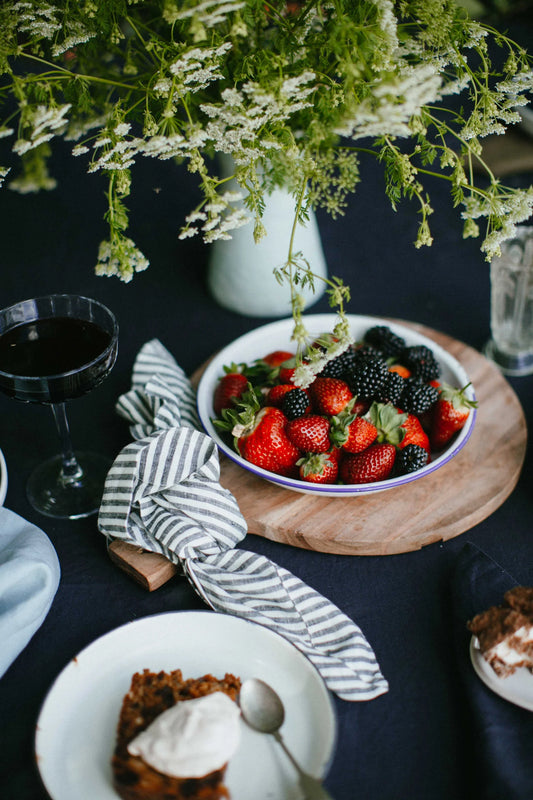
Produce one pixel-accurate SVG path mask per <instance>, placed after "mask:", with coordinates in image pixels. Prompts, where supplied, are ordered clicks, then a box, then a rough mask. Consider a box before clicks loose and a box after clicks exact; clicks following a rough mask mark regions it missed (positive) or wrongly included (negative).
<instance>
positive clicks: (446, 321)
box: [0, 149, 533, 800]
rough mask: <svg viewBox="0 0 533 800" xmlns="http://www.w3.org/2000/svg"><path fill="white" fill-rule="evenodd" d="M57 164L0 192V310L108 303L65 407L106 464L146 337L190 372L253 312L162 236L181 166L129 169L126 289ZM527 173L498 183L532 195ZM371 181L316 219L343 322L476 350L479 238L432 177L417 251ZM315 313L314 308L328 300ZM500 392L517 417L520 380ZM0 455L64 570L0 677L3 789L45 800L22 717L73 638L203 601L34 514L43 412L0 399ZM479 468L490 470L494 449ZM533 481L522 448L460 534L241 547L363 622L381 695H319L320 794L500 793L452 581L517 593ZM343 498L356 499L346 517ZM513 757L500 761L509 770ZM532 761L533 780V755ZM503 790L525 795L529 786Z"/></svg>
mask: <svg viewBox="0 0 533 800" xmlns="http://www.w3.org/2000/svg"><path fill="white" fill-rule="evenodd" d="M53 168H54V171H55V173H56V175H57V177H58V179H59V186H58V188H57V189H56V190H55V191H54V192H53V193H52V194H50V195H38V196H31V197H20V196H18V195H15V194H13V193H11V192H8V191H6V190H2V193H0V226H1V230H2V237H1V242H2V243H1V248H0V298H1V304H2V306H5V305H8V304H10V303H12V302H15V301H17V300H19V299H22V298H26V297H30V296H37V295H39V294H44V293H48V292H75V293H81V294H85V295H88V296H91V297H95V298H96V299H99V300H101V301H103V302H104V303H106V304H107V305H109V307H110V308H112V309H113V310H114V311H115V312H116V314H117V317H118V321H119V325H120V348H119V356H118V360H117V363H116V366H115V368H114V370H113V372H112V373H111V375H110V376H109V378H108V379H107V380H106V381H105V382H104V383H103V384H102V385H101V386H100V387H99V388H98V389H97V390H95V391H94V392H93V393H92V394H90V395H88V396H86V397H84V398H80V399H78V400H76V402H75V403H72V404H70V406H69V414H70V422H71V429H72V433H73V438H74V442H75V445H76V446H77V447H79V448H80V449H83V448H84V447H89V446H90V447H92V448H93V449H99V450H101V451H102V452H104V453H107V454H108V455H109V456H110V457H114V456H115V455H116V454H117V453H118V452H119V450H120V449H121V448H122V447H123V446H124V445H125V444H126V443H128V442H129V441H130V436H129V432H128V430H127V426H126V425H125V423H124V421H123V420H121V419H119V418H118V417H117V415H116V414H115V411H114V404H115V401H116V399H117V398H118V396H119V395H120V394H122V393H123V392H125V391H127V390H128V389H129V385H130V377H131V368H132V365H133V360H134V358H135V355H136V353H137V352H138V350H139V348H140V347H141V346H142V344H144V342H146V341H147V340H149V339H151V338H154V337H157V338H159V339H160V340H161V341H162V342H163V344H164V345H165V346H166V347H167V348H168V349H169V350H171V352H172V353H173V354H174V355H175V357H176V359H177V360H178V361H179V363H180V365H181V366H182V367H183V368H184V369H185V371H186V372H187V373H188V374H190V373H192V371H193V370H194V369H195V368H197V367H198V366H199V365H200V364H202V363H203V362H204V361H205V360H206V359H207V358H208V357H209V356H210V355H211V353H212V352H214V351H215V350H216V349H218V348H220V347H221V346H223V345H224V344H227V343H229V342H230V341H232V340H233V339H234V338H235V337H236V336H239V335H240V334H243V333H245V332H247V331H249V330H251V329H252V328H254V327H256V326H257V325H259V324H263V323H265V322H267V321H269V320H265V319H254V318H249V317H244V316H238V315H236V314H233V313H231V312H229V311H226V310H224V309H223V308H221V307H219V306H218V305H216V303H215V302H214V301H213V300H212V298H211V297H210V296H209V294H208V293H207V291H206V288H205V266H206V260H207V248H206V247H205V246H204V245H202V244H201V242H199V241H196V240H192V239H191V240H186V241H183V242H179V241H178V238H177V234H178V231H179V226H180V223H181V221H182V220H183V218H184V216H185V214H186V213H187V212H188V211H189V210H190V208H191V207H192V206H193V205H194V194H195V188H194V185H193V183H192V179H191V177H190V176H189V175H188V174H187V173H186V171H185V170H184V169H180V168H178V167H176V166H174V165H171V164H170V163H156V162H154V163H148V164H141V165H140V166H139V167H138V168H136V169H135V172H134V186H135V187H136V188H135V189H134V193H133V196H132V198H131V208H132V221H131V235H132V237H133V238H134V239H135V240H136V242H137V244H138V245H139V246H140V247H141V249H142V250H143V251H144V252H145V253H146V254H147V255H148V256H149V258H150V260H151V262H152V264H151V266H150V268H149V269H148V270H147V271H146V272H144V273H142V274H140V275H138V276H137V277H136V278H135V279H134V280H133V282H132V283H131V284H128V285H124V284H121V283H120V282H119V281H118V280H115V279H105V278H97V277H96V276H94V274H93V265H94V262H95V260H96V251H97V246H98V243H99V241H100V239H101V238H103V236H104V235H105V229H104V226H103V223H102V222H101V218H102V215H103V212H104V205H105V199H104V196H103V192H104V189H105V186H104V184H103V182H102V181H101V180H100V179H99V178H98V177H95V176H87V175H85V174H84V172H83V167H82V165H81V164H80V163H79V161H75V160H72V159H70V158H68V156H67V155H66V153H65V151H61V149H60V150H59V152H58V155H57V156H56V158H55V160H54V163H53ZM532 178H533V176H532V175H520V176H516V177H512V178H511V179H510V180H513V181H515V182H517V183H518V184H519V185H529V183H531V181H532ZM383 188H384V184H383V177H382V174H381V173H380V171H379V168H378V167H377V166H376V165H375V164H372V163H367V162H363V164H362V184H361V187H360V191H359V192H358V194H357V195H356V196H355V197H354V198H353V200H352V201H351V202H350V206H349V208H348V210H347V213H346V216H345V217H344V218H343V219H340V220H338V221H336V222H332V221H331V220H330V219H329V218H327V217H325V216H324V215H322V214H319V225H320V230H321V234H322V239H323V245H324V250H325V254H326V258H327V262H328V265H329V270H330V273H331V274H332V275H340V276H341V277H343V278H344V279H345V281H346V282H348V283H349V284H350V285H351V288H352V301H351V303H350V305H349V308H348V311H349V312H350V313H361V314H374V315H377V316H392V317H397V318H402V319H405V320H411V321H416V322H419V323H422V324H425V325H429V326H430V327H433V328H435V329H437V330H441V331H444V332H446V333H447V334H449V335H451V336H453V337H455V338H457V339H460V340H462V341H464V342H466V343H467V344H469V345H470V346H472V347H475V348H478V349H481V348H482V347H483V344H484V342H485V341H486V339H487V338H488V335H489V288H490V287H489V270H488V265H487V263H486V262H485V261H484V260H483V258H482V256H481V254H480V252H479V249H478V243H477V242H475V241H472V240H466V241H463V240H462V238H461V223H460V220H459V218H458V212H457V210H455V209H453V208H452V203H451V200H450V198H449V195H448V188H447V186H446V185H444V182H443V183H440V182H439V181H435V182H434V185H433V186H432V187H430V188H432V190H433V201H434V204H435V206H436V213H435V214H434V215H433V217H432V219H431V223H432V226H433V232H434V236H435V243H434V244H433V247H432V248H429V249H423V250H415V248H414V247H413V245H412V241H413V240H414V238H415V235H416V231H415V228H416V219H415V217H414V214H413V209H411V208H409V206H408V204H407V203H406V204H405V205H402V206H401V208H400V210H399V211H398V212H397V213H394V212H393V211H392V210H391V208H390V206H389V205H388V202H387V200H386V199H385V196H384V191H383ZM311 310H312V311H327V310H328V307H327V303H326V301H325V300H320V301H319V303H317V304H316V305H315V306H314V307H313V308H312V309H311ZM511 384H512V386H513V388H514V389H515V391H516V392H517V394H518V396H519V398H520V400H521V402H522V405H523V408H524V411H525V414H526V418H527V420H528V423H529V424H530V425H531V423H532V422H533V376H530V377H524V378H520V379H513V380H512V381H511ZM502 425H505V420H502ZM0 447H1V448H2V450H3V452H4V455H5V457H6V460H7V464H8V470H9V489H8V494H7V499H6V506H7V507H8V508H10V509H12V510H13V511H15V512H16V513H18V514H20V515H22V516H23V517H25V518H26V519H28V520H30V521H31V522H33V523H35V524H37V525H38V526H39V527H41V528H42V529H43V530H44V531H45V532H46V533H47V534H48V536H49V537H50V539H51V541H52V543H53V545H54V547H55V548H56V550H57V553H58V556H59V560H60V564H61V571H62V577H61V582H60V586H59V590H58V593H57V595H56V597H55V600H54V603H53V605H52V608H51V611H50V613H49V614H48V616H47V618H46V620H45V622H44V624H43V625H42V626H41V628H40V629H39V630H38V632H37V633H36V634H35V636H34V637H33V639H32V640H31V642H30V643H29V645H28V646H27V647H26V648H25V649H24V651H23V652H22V653H21V655H20V656H19V657H18V658H17V659H16V661H15V662H14V663H13V665H12V666H11V667H10V669H9V670H8V671H7V672H6V674H5V675H4V677H3V678H2V679H1V680H0V721H1V724H0V796H2V797H3V798H6V800H42V798H44V797H45V796H46V795H45V792H44V791H43V789H42V788H41V786H40V782H39V777H38V773H37V770H36V768H35V764H34V760H33V735H34V726H35V723H36V720H37V716H38V713H39V709H40V706H41V704H42V702H43V700H44V697H45V695H46V692H47V691H48V689H49V687H50V686H51V684H52V682H53V681H54V679H55V677H56V676H57V675H58V673H59V672H60V671H61V669H62V668H63V667H64V666H65V665H66V664H67V663H68V662H69V660H70V659H72V658H73V657H74V656H75V655H76V654H77V653H78V652H79V651H80V650H81V649H82V648H83V647H85V646H86V645H88V644H89V643H90V642H92V641H93V640H94V639H96V638H97V637H99V636H101V635H102V634H104V633H106V632H107V631H110V630H112V629H113V628H115V627H117V626H119V625H121V624H123V623H126V622H128V621H130V620H134V619H138V618H139V617H142V616H145V615H149V614H154V613H159V612H164V611H171V610H177V609H200V608H204V607H205V606H204V605H203V603H202V601H201V600H200V598H199V597H198V595H196V594H195V592H194V591H193V589H192V588H191V586H190V585H189V584H188V583H187V581H186V580H185V579H182V578H176V579H175V580H173V581H171V582H170V583H168V584H166V585H165V586H163V587H162V588H160V589H159V590H157V591H156V592H154V593H148V592H146V591H145V590H143V589H142V588H141V587H140V586H138V585H137V584H136V583H134V582H133V581H132V580H131V579H130V578H129V577H128V576H127V575H126V574H124V573H123V572H122V571H120V570H119V569H117V567H115V566H114V565H113V564H112V563H111V561H110V560H109V558H108V556H107V553H106V545H105V540H104V537H103V536H102V535H101V534H100V533H99V532H98V530H97V527H96V519H95V518H94V517H92V518H89V519H87V520H81V521H76V522H56V521H52V520H49V519H45V518H43V517H40V516H38V515H37V514H36V513H34V512H33V511H32V509H31V508H30V506H29V505H28V503H27V501H26V498H25V491H24V484H25V478H26V476H27V475H28V473H29V471H30V470H31V468H32V467H33V466H34V465H35V464H36V463H37V462H39V461H40V460H41V459H42V458H43V457H44V456H45V455H48V454H51V453H53V452H55V450H56V448H57V442H56V433H55V429H54V426H53V421H52V417H51V414H50V411H49V410H48V409H47V408H44V407H39V406H29V405H24V404H20V403H17V402H14V401H10V400H8V399H7V398H5V397H3V396H0ZM493 457H494V459H495V460H496V459H498V452H497V451H495V452H494V455H493ZM532 470H533V458H532V454H531V450H530V448H528V451H527V455H526V461H525V464H524V468H523V472H522V475H521V478H520V481H519V483H518V485H517V487H516V489H515V490H514V492H513V493H512V495H511V496H510V497H509V499H508V500H507V501H506V502H505V503H504V504H503V505H502V506H501V507H500V508H499V509H498V510H497V511H496V512H495V513H493V514H492V515H491V516H490V517H489V518H488V519H486V520H485V521H483V522H481V523H480V524H478V525H476V526H475V527H474V528H473V529H471V530H469V531H467V532H465V533H463V534H462V535H461V536H458V537H456V538H455V539H452V540H451V541H448V542H446V543H436V544H433V545H430V546H428V547H425V548H424V549H422V550H420V551H417V552H411V553H405V554H400V555H393V556H385V557H370V556H357V557H355V556H341V555H329V554H322V553H318V552H310V551H306V550H301V549H297V548H293V547H290V546H286V545H282V544H277V543H274V542H271V541H268V540H266V539H262V538H259V537H257V536H252V535H249V536H247V537H246V540H245V541H246V547H247V549H250V550H254V551H255V552H257V553H262V554H265V555H267V556H268V557H269V558H271V559H272V560H274V561H276V562H277V563H279V564H280V565H282V566H284V567H286V568H287V569H289V570H290V571H291V572H293V573H294V574H296V575H297V576H298V577H299V578H301V579H302V580H304V581H305V582H306V583H308V584H309V585H311V586H312V587H313V588H315V589H316V590H317V591H319V592H320V593H322V594H323V595H325V596H326V597H328V598H329V599H330V600H331V601H332V602H333V603H335V604H336V605H337V606H338V607H339V608H340V609H341V610H342V611H343V612H345V613H346V614H347V615H348V616H350V617H352V618H353V619H354V620H355V621H356V622H357V624H358V625H360V626H361V628H362V630H363V631H364V633H365V635H366V636H367V638H368V640H369V642H370V643H371V645H372V647H373V648H374V650H375V652H376V656H377V658H378V661H379V663H380V666H381V668H382V671H383V673H384V675H385V677H386V678H387V680H388V681H389V684H390V690H389V692H388V693H387V694H385V695H383V696H381V697H379V698H377V699H375V700H372V701H370V702H364V703H347V702H344V701H341V700H338V699H335V707H336V711H337V716H338V741H337V747H336V752H335V758H334V760H333V763H332V766H331V769H330V772H329V774H328V777H327V780H326V784H327V786H328V788H329V790H330V791H331V793H332V794H333V796H334V797H335V798H336V800H356V799H357V800H358V799H359V798H361V800H406V798H409V800H429V798H431V800H452V799H453V800H472V798H475V799H477V800H485V798H487V800H488V798H489V797H491V798H493V797H498V798H500V797H501V800H509V798H510V797H511V795H504V794H501V795H498V794H496V795H495V794H490V793H489V792H488V791H486V789H485V787H486V782H485V780H484V778H483V774H484V773H483V770H484V769H485V767H484V761H483V758H481V757H480V753H479V751H478V748H477V742H476V738H477V735H478V723H477V720H476V717H475V714H474V712H473V708H472V705H471V702H470V699H469V697H468V692H469V686H468V684H469V682H474V683H475V680H476V678H475V675H474V674H473V673H472V674H470V675H469V681H467V682H465V681H464V680H463V678H464V675H462V669H461V667H460V666H459V663H460V662H459V661H458V657H457V652H456V646H455V644H456V635H455V634H456V627H455V620H456V618H455V615H454V605H453V596H454V595H453V591H452V585H453V577H454V575H455V571H456V567H457V563H458V559H459V557H460V556H461V553H462V551H463V548H464V547H465V545H466V544H468V543H471V544H473V545H476V546H478V547H479V548H481V550H482V551H483V552H484V553H486V554H487V555H489V556H490V557H491V558H493V559H495V560H496V561H497V562H498V564H500V565H501V567H503V568H504V569H505V570H507V571H508V572H509V573H510V574H511V575H512V576H513V578H514V580H516V581H517V582H519V583H522V584H528V585H532V584H533V530H532V522H533V493H532V491H531V488H532ZM356 506H357V501H356V500H355V501H354V513H355V514H356V513H357V507H356ZM0 646H1V643H0ZM460 655H462V656H463V657H464V658H466V656H467V654H466V653H465V652H462V654H460ZM465 664H466V662H464V665H465ZM465 668H466V666H465ZM513 711H514V709H513V708H511V707H510V706H509V714H508V717H509V718H510V719H511V720H515V719H516V725H517V726H519V725H520V722H521V720H522V719H523V717H524V715H526V714H527V712H523V714H514V713H513ZM510 724H511V725H514V724H515V723H514V722H513V721H511V723H510ZM517 730H519V728H517ZM505 735H506V734H505V733H504V732H503V731H502V736H505ZM530 752H531V751H530ZM514 756H515V754H514V753H512V752H511V753H507V754H506V758H507V759H512V758H513V757H514ZM522 766H523V765H522ZM529 768H530V769H531V770H533V759H531V761H530V764H529ZM494 769H496V770H497V769H498V764H495V765H494ZM506 771H508V770H506ZM512 796H513V797H516V798H520V800H527V797H531V796H532V795H527V796H526V795H525V794H516V795H512ZM73 800H97V799H96V798H94V799H93V798H79V799H78V798H73Z"/></svg>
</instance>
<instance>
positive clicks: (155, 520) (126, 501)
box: [98, 340, 388, 700]
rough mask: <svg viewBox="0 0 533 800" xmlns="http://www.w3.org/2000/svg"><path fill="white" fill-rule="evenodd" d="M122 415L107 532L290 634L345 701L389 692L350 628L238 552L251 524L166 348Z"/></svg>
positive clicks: (143, 353)
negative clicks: (125, 426) (124, 430)
mask: <svg viewBox="0 0 533 800" xmlns="http://www.w3.org/2000/svg"><path fill="white" fill-rule="evenodd" d="M117 411H118V413H119V414H120V415H121V416H122V417H124V418H125V419H126V420H127V421H128V422H129V423H130V431H131V434H132V436H133V437H134V440H135V441H133V442H132V443H131V444H129V445H127V446H126V447H125V448H124V449H123V450H122V451H121V453H120V454H119V455H118V457H117V459H116V460H115V462H114V464H113V466H112V467H111V470H110V471H109V474H108V476H107V480H106V485H105V489H104V495H103V498H102V504H101V507H100V513H99V517H98V526H99V529H100V531H101V532H102V533H103V534H105V535H106V536H108V537H110V538H113V539H121V540H123V541H126V542H129V543H132V544H135V545H138V546H139V547H141V548H143V549H145V550H149V551H152V552H156V553H161V554H163V555H164V556H166V557H167V558H168V559H169V560H170V561H172V562H173V563H175V564H178V565H179V566H180V567H181V569H182V570H183V572H184V574H185V575H186V576H187V578H188V579H189V581H190V582H191V583H192V585H193V586H194V587H195V589H196V591H197V592H198V594H199V595H200V596H201V597H202V599H203V600H204V601H205V602H206V603H207V604H208V605H209V606H211V608H213V609H214V610H216V611H221V612H223V613H228V614H235V615H236V616H239V617H244V618H246V619H250V620H252V621H254V622H257V623H259V624H261V625H264V626H266V627H267V628H271V629H272V630H274V631H276V632H277V633H278V634H280V635H281V636H284V637H285V638H286V639H288V640H289V641H290V642H292V643H293V644H294V645H295V646H296V647H297V648H298V649H299V650H300V651H301V652H303V653H304V654H305V655H306V656H307V657H308V658H309V659H310V661H311V662H312V663H313V664H314V665H315V667H316V668H317V669H318V671H319V672H320V674H321V675H322V677H323V679H324V681H325V683H326V685H327V686H328V688H329V689H330V690H331V691H333V692H335V693H336V694H337V695H338V696H339V697H341V698H343V699H344V700H371V699H372V698H374V697H377V696H379V695H380V694H383V693H385V692H386V691H387V690H388V684H387V681H386V680H385V679H384V677H383V676H382V674H381V672H380V669H379V665H378V663H377V660H376V657H375V655H374V652H373V650H372V648H371V647H370V645H369V644H368V642H367V640H366V639H365V637H364V636H363V634H362V632H361V630H360V629H359V628H358V627H357V625H355V624H354V623H353V622H352V620H350V619H349V618H348V617H347V616H346V615H345V614H343V613H342V612H341V611H340V610H339V609H338V608H337V607H336V606H334V605H333V604H332V603H331V602H330V601H329V600H327V599H326V598H324V597H322V595H320V594H318V592H315V591H314V590H313V589H311V588H310V587H309V586H307V585H306V584H305V583H303V582H302V581H301V580H299V579H298V578H297V577H295V576H294V575H292V574H291V573H290V572H289V571H288V570H286V569H284V568H283V567H281V566H279V565H277V564H275V563H273V562H272V561H270V560H269V559H268V558H266V557H264V556H261V555H258V554H256V553H251V552H248V551H246V550H242V549H237V548H236V545H237V544H238V543H239V542H240V541H242V539H244V537H245V536H246V533H247V525H246V521H245V519H244V517H243V516H242V514H241V512H240V510H239V507H238V505H237V501H236V500H235V498H234V497H233V495H232V494H231V493H230V492H229V491H227V490H226V489H224V488H223V487H222V486H221V485H220V483H219V477H220V465H219V458H218V450H217V447H216V445H215V443H214V442H213V440H212V439H211V438H210V437H209V436H207V435H206V434H205V433H202V432H201V431H200V430H199V428H200V427H201V425H200V422H199V419H198V415H197V411H196V393H195V391H194V389H193V388H192V386H191V384H190V382H189V380H188V378H187V377H186V376H185V374H184V372H183V371H182V369H181V368H180V367H179V366H178V364H177V363H176V361H175V360H174V358H173V357H172V356H171V355H170V353H169V352H168V351H167V350H166V349H165V348H164V347H163V345H162V344H161V343H160V342H159V341H158V340H152V341H150V342H148V343H147V344H145V345H144V346H143V347H142V349H141V350H140V352H139V354H138V356H137V359H136V362H135V365H134V368H133V378H132V389H131V391H129V392H127V393H126V394H124V395H122V396H121V397H120V398H119V400H118V402H117Z"/></svg>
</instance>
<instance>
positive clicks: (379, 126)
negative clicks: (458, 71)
mask: <svg viewBox="0 0 533 800" xmlns="http://www.w3.org/2000/svg"><path fill="white" fill-rule="evenodd" d="M441 86H442V78H441V76H440V75H439V73H438V70H437V69H436V67H435V66H434V65H433V64H428V63H422V64H416V65H414V66H411V65H405V66H404V68H403V69H402V70H399V71H398V74H396V75H385V76H383V77H382V78H380V79H378V80H377V81H376V83H375V85H374V87H373V89H372V94H371V96H369V97H367V98H365V99H364V100H362V101H361V102H360V103H358V104H357V106H356V107H355V109H354V112H353V116H349V117H348V118H347V119H345V120H344V122H343V124H342V125H340V126H338V127H337V129H336V131H335V132H336V133H338V134H339V135H340V136H346V137H349V138H351V139H362V138H366V137H369V136H372V137H379V136H398V137H408V136H411V128H410V126H409V120H410V119H411V118H412V117H413V116H416V115H418V114H420V112H421V110H422V108H423V107H424V106H426V105H428V104H431V103H435V102H437V100H438V99H439V96H440V90H441Z"/></svg>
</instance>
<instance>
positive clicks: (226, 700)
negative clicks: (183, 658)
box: [112, 669, 241, 800]
mask: <svg viewBox="0 0 533 800" xmlns="http://www.w3.org/2000/svg"><path fill="white" fill-rule="evenodd" d="M240 685H241V682H240V679H239V678H236V677H235V676H234V675H230V674H226V675H225V676H224V678H223V679H221V680H220V679H217V678H214V677H213V676H212V675H204V676H203V677H201V678H189V679H187V680H184V679H183V675H182V672H181V670H174V671H172V672H158V673H154V672H150V671H149V670H147V669H145V670H144V671H143V672H138V673H135V675H133V677H132V680H131V686H130V689H129V691H128V693H127V694H126V695H125V697H124V699H123V702H122V708H121V712H120V716H119V721H118V727H117V740H116V746H115V752H114V754H113V759H112V769H113V784H114V787H115V789H116V791H117V792H118V794H119V795H120V797H122V798H123V800H170V799H171V798H172V800H185V798H186V800H220V798H229V793H228V790H227V788H226V787H225V786H224V774H225V771H226V767H227V763H228V761H229V758H230V757H231V755H232V754H233V752H234V751H235V749H236V748H237V746H238V737H239V719H238V717H239V714H240V712H239V709H238V707H237V705H236V703H235V701H236V699H237V695H238V692H239V689H240Z"/></svg>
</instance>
